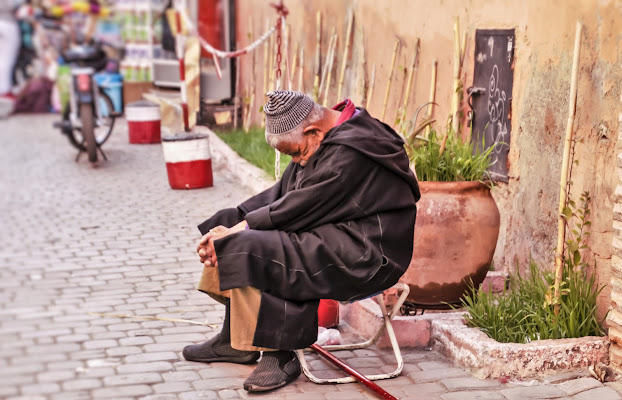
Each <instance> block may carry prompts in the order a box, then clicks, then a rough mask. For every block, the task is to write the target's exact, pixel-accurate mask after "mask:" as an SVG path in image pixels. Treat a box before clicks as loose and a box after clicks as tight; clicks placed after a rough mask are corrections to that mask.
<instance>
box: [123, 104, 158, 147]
mask: <svg viewBox="0 0 622 400" xmlns="http://www.w3.org/2000/svg"><path fill="white" fill-rule="evenodd" d="M125 115H126V118H127V127H128V131H129V136H130V143H132V144H143V143H160V135H161V133H160V119H161V116H160V106H159V105H157V104H156V103H153V102H151V101H146V100H140V101H135V102H133V103H130V104H128V105H127V107H126V108H125Z"/></svg>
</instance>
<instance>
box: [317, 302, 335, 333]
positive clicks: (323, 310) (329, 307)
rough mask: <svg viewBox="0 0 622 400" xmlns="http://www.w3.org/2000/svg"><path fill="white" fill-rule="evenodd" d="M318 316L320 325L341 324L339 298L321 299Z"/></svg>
mask: <svg viewBox="0 0 622 400" xmlns="http://www.w3.org/2000/svg"><path fill="white" fill-rule="evenodd" d="M317 318H318V325H319V326H321V327H324V328H332V327H334V326H337V325H339V302H338V301H337V300H320V306H319V307H318V308H317Z"/></svg>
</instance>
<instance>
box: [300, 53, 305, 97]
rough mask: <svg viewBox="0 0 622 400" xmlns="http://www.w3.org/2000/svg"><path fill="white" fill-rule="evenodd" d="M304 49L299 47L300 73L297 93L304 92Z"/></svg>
mask: <svg viewBox="0 0 622 400" xmlns="http://www.w3.org/2000/svg"><path fill="white" fill-rule="evenodd" d="M304 60H305V47H304V46H300V67H299V69H300V72H299V73H298V91H299V92H304V91H305V88H304V83H303V82H304V76H305V61H304Z"/></svg>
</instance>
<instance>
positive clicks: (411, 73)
mask: <svg viewBox="0 0 622 400" xmlns="http://www.w3.org/2000/svg"><path fill="white" fill-rule="evenodd" d="M418 56H419V38H417V39H416V40H415V52H414V54H413V61H412V64H411V65H410V70H409V71H408V80H407V83H406V94H405V95H404V105H403V106H402V116H401V118H400V121H402V123H403V122H404V121H406V108H407V107H408V100H410V90H411V88H412V82H413V78H414V76H415V68H416V65H417V57H418Z"/></svg>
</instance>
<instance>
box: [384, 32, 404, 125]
mask: <svg viewBox="0 0 622 400" xmlns="http://www.w3.org/2000/svg"><path fill="white" fill-rule="evenodd" d="M399 47H400V41H399V40H396V41H395V48H394V49H393V57H392V58H391V67H390V68H389V78H388V79H387V88H386V90H385V92H384V103H383V104H382V113H380V120H381V121H384V116H385V114H386V113H387V103H388V102H389V92H390V91H391V78H393V69H394V68H395V59H396V58H397V52H398V50H399Z"/></svg>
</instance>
